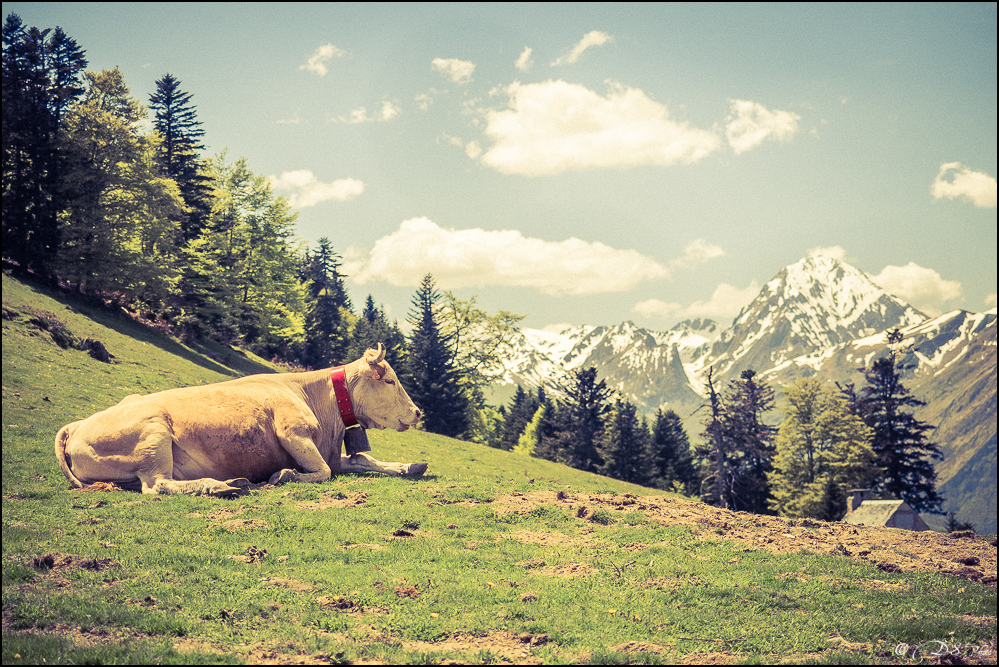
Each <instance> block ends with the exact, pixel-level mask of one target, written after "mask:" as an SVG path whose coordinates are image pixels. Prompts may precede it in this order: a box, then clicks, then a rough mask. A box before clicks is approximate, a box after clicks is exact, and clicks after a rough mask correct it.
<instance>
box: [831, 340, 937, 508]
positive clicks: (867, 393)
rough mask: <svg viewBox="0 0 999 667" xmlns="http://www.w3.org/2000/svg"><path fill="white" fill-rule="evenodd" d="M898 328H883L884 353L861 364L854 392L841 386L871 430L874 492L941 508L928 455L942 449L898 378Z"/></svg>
mask: <svg viewBox="0 0 999 667" xmlns="http://www.w3.org/2000/svg"><path fill="white" fill-rule="evenodd" d="M901 343H902V333H901V332H900V331H899V330H898V329H895V330H894V331H892V332H890V333H889V334H888V354H887V355H886V356H884V357H881V358H880V359H877V360H876V361H874V363H873V364H871V366H870V368H866V369H863V373H864V380H865V382H866V384H865V385H864V387H863V388H862V389H861V390H860V393H859V395H858V394H857V392H856V391H855V389H854V387H853V385H852V384H849V385H847V386H846V387H845V388H843V391H844V394H845V395H846V398H847V400H848V401H849V402H850V404H851V408H852V409H853V411H854V413H855V414H856V415H857V416H859V417H860V418H861V419H862V420H863V421H864V423H865V424H867V426H868V427H869V428H870V429H871V430H872V431H873V432H874V436H873V439H872V441H871V448H872V449H873V450H874V455H875V462H876V463H877V465H878V467H879V468H880V469H882V470H883V471H884V476H883V477H882V478H881V479H880V480H879V481H878V482H877V483H876V484H875V485H874V487H873V490H874V492H875V493H880V494H882V495H887V496H889V497H891V498H899V499H901V500H904V501H905V502H906V503H908V504H909V506H910V507H912V509H913V510H915V511H916V512H929V513H933V514H943V510H942V509H941V505H942V503H943V500H944V499H943V497H942V496H940V494H938V493H937V489H936V478H937V473H936V470H934V467H933V461H942V460H943V455H942V454H941V453H940V448H939V447H938V446H937V445H936V443H933V442H930V440H929V439H928V437H927V433H928V432H929V431H931V430H933V428H934V427H933V426H932V425H930V424H927V423H926V422H923V421H920V420H919V419H917V418H916V417H915V415H914V414H913V413H912V410H913V409H914V408H918V407H922V406H924V405H926V402H925V401H921V400H919V399H917V398H915V397H914V396H912V394H911V393H910V392H909V389H908V388H907V387H906V386H905V385H904V384H903V383H902V375H901V372H900V371H903V370H905V367H904V364H903V362H902V361H900V359H899V357H900V356H901V354H900V353H901Z"/></svg>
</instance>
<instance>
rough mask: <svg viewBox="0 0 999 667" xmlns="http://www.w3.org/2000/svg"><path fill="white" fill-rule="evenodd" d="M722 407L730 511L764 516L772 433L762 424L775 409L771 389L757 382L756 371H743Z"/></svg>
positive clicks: (771, 456)
mask: <svg viewBox="0 0 999 667" xmlns="http://www.w3.org/2000/svg"><path fill="white" fill-rule="evenodd" d="M725 403H726V407H725V421H724V427H725V431H726V435H727V437H728V438H729V439H730V441H731V448H732V452H733V454H734V458H733V460H732V464H733V466H734V468H735V470H734V473H735V474H734V483H733V485H732V498H733V502H734V505H733V509H736V510H741V511H747V512H754V513H757V514H762V513H767V512H769V511H770V508H769V505H768V504H767V503H768V500H769V496H770V487H769V484H768V483H767V475H768V474H769V473H770V471H771V470H773V464H772V459H773V455H774V445H773V436H774V431H775V429H774V428H773V427H772V426H768V425H767V424H766V423H764V421H763V415H764V414H766V413H767V412H769V411H770V410H772V409H773V407H774V392H773V389H771V388H770V387H769V386H768V385H767V384H766V383H761V382H758V381H757V376H756V372H755V371H753V370H745V371H742V373H741V375H740V378H739V379H738V380H734V381H732V382H731V383H730V388H729V392H728V394H727V395H726V397H725Z"/></svg>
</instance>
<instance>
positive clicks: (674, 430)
mask: <svg viewBox="0 0 999 667" xmlns="http://www.w3.org/2000/svg"><path fill="white" fill-rule="evenodd" d="M650 464H651V468H652V471H651V479H650V482H651V483H652V484H654V485H655V486H656V487H657V488H660V489H665V490H667V491H672V490H678V491H680V492H681V493H684V494H686V495H688V496H689V495H693V494H694V493H696V491H697V489H698V487H699V485H700V478H699V476H698V474H697V469H696V468H695V467H694V457H693V454H692V452H691V451H690V441H689V440H688V438H687V432H686V431H685V430H684V428H683V424H682V423H681V422H680V417H679V415H677V414H676V413H675V412H674V411H672V410H666V411H665V412H663V411H662V410H657V411H656V421H655V423H654V425H653V427H652V442H651V451H650Z"/></svg>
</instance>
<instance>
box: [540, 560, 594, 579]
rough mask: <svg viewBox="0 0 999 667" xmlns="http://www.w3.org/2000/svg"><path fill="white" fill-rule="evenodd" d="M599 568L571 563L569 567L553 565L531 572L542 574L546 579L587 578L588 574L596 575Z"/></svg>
mask: <svg viewBox="0 0 999 667" xmlns="http://www.w3.org/2000/svg"><path fill="white" fill-rule="evenodd" d="M598 571H599V570H597V568H595V567H593V566H591V565H587V564H586V563H569V564H568V565H558V566H555V565H552V566H550V567H542V568H538V569H536V570H531V573H532V574H540V575H544V576H546V577H585V576H586V575H588V574H596V573H597V572H598Z"/></svg>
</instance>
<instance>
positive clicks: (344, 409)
mask: <svg viewBox="0 0 999 667" xmlns="http://www.w3.org/2000/svg"><path fill="white" fill-rule="evenodd" d="M330 382H332V383H333V395H334V396H336V407H337V410H339V411H340V418H341V419H343V425H344V426H345V427H347V428H353V427H354V426H360V424H358V423H357V417H356V416H355V415H354V404H353V403H351V402H350V394H349V393H348V392H347V369H346V368H345V367H344V366H337V367H336V368H334V369H332V370H331V371H330Z"/></svg>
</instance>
